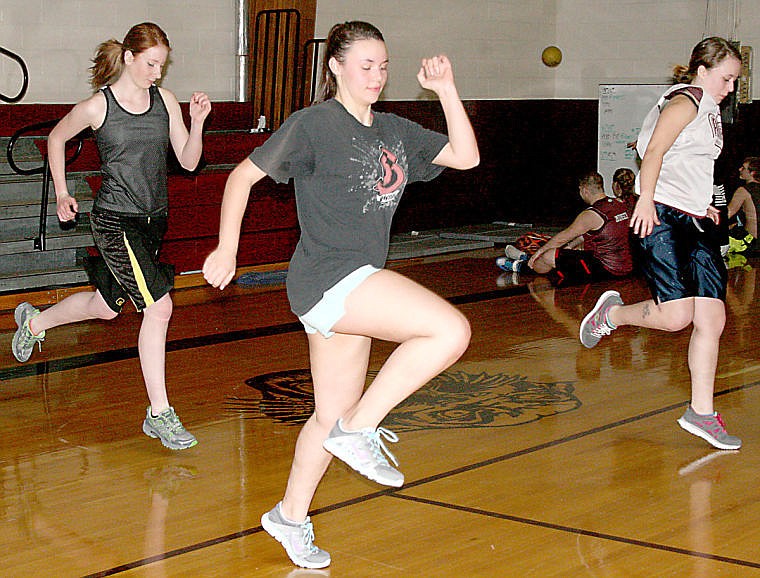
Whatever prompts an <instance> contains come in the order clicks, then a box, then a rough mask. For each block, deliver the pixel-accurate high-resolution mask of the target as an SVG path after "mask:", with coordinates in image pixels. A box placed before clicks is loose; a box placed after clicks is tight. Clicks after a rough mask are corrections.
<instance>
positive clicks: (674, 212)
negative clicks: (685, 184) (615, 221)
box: [639, 203, 728, 303]
mask: <svg viewBox="0 0 760 578" xmlns="http://www.w3.org/2000/svg"><path fill="white" fill-rule="evenodd" d="M655 208H656V209H657V217H658V218H659V220H660V224H659V225H655V227H654V229H653V230H652V233H651V234H649V235H647V236H646V237H644V238H643V239H639V243H640V245H641V257H642V259H641V269H642V272H643V273H644V277H645V278H646V280H647V283H648V284H649V290H650V291H651V293H652V298H653V299H654V300H655V302H657V303H665V302H666V301H675V300H676V299H683V298H685V297H711V298H713V299H720V300H722V301H725V300H726V283H727V279H728V273H727V271H726V265H725V263H724V262H723V257H722V256H721V254H720V244H721V235H720V230H719V227H718V226H717V225H716V224H715V223H713V222H712V221H711V220H710V219H708V218H704V217H703V218H698V217H694V216H692V215H689V214H688V213H684V212H683V211H679V210H678V209H674V208H673V207H669V206H667V205H663V204H661V203H655Z"/></svg>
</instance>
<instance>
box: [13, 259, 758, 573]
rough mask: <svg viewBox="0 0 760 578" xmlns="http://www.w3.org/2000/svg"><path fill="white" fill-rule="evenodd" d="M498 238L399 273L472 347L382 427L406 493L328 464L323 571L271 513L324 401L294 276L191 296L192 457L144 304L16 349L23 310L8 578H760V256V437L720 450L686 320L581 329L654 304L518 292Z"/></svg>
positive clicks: (638, 294) (186, 354)
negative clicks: (618, 307) (448, 306)
mask: <svg viewBox="0 0 760 578" xmlns="http://www.w3.org/2000/svg"><path fill="white" fill-rule="evenodd" d="M496 251H497V250H496V249H491V250H483V251H475V252H468V253H460V254H456V255H449V256H447V257H445V258H429V259H418V260H412V261H404V262H398V263H396V264H395V265H394V266H395V267H396V268H397V269H398V270H399V271H401V272H403V273H404V274H407V275H409V276H410V277H412V278H414V279H417V280H418V281H420V282H421V283H423V284H425V285H427V286H429V287H431V288H433V289H434V290H436V291H437V292H439V293H440V294H442V295H444V296H445V297H447V298H449V299H450V300H451V301H452V302H453V303H454V304H455V305H456V306H457V307H459V308H461V310H462V311H463V312H464V313H465V314H466V315H467V316H468V317H469V319H470V320H471V323H472V327H473V339H472V344H471V346H470V348H469V350H468V351H467V353H466V354H465V355H464V357H463V358H462V359H461V360H460V361H459V362H458V363H457V364H455V365H454V366H453V367H452V368H450V369H449V370H448V371H446V372H445V373H444V374H442V375H441V376H439V377H438V378H436V379H435V380H433V381H432V382H431V383H430V384H429V385H428V386H426V387H425V388H423V389H422V390H420V391H419V392H418V393H417V394H415V395H414V396H413V397H412V398H410V399H409V400H408V401H407V402H406V403H405V404H403V405H402V406H400V407H399V408H397V409H396V410H395V411H394V412H393V413H391V415H390V416H389V417H388V419H387V420H386V421H385V422H384V425H385V426H386V427H388V428H389V429H391V430H393V431H395V432H396V433H397V434H399V437H400V438H401V440H400V443H398V444H395V445H393V447H392V448H391V450H392V451H393V452H394V453H395V454H396V456H397V457H398V459H399V461H400V464H401V469H402V471H403V472H404V474H405V475H406V479H407V483H406V484H405V485H404V487H402V488H400V489H388V488H384V487H381V486H378V485H376V484H373V483H371V482H369V481H366V480H364V479H362V478H360V477H359V476H358V475H356V474H354V473H353V472H351V471H349V470H348V469H347V468H346V467H345V466H344V465H343V464H340V463H337V462H336V463H333V464H332V465H331V467H330V469H329V470H328V472H327V475H326V476H325V478H324V480H323V482H322V484H321V486H320V488H319V490H318V492H317V495H316V499H315V501H314V504H313V512H312V519H313V522H314V526H315V531H316V538H317V539H316V543H317V544H318V545H320V546H321V547H323V548H325V549H327V550H328V551H329V552H330V553H331V555H332V558H333V563H332V566H331V567H330V568H329V569H328V570H325V571H313V570H303V569H297V568H295V567H294V566H292V565H291V563H290V562H289V560H288V558H287V557H286V555H285V553H284V551H283V550H282V548H281V547H280V545H279V544H278V543H277V542H275V541H274V540H273V539H272V538H270V537H269V536H268V535H267V534H266V533H264V532H263V531H262V529H261V526H260V522H259V519H260V516H261V514H262V513H263V512H265V511H267V510H268V509H269V508H271V507H272V506H273V505H274V504H275V503H276V502H277V501H278V500H279V498H280V497H281V493H282V491H283V488H284V485H285V481H286V479H287V475H288V469H289V466H290V461H291V457H292V451H293V445H294V441H295V438H296V435H297V433H298V431H299V425H300V423H302V422H303V420H304V419H305V418H306V416H307V415H308V414H309V412H310V409H311V404H312V399H311V396H310V382H309V378H308V361H307V360H308V357H307V350H306V339H305V337H304V334H303V332H302V331H301V329H300V326H299V325H298V323H297V320H296V319H295V318H294V317H293V316H292V314H291V313H290V312H289V310H288V307H287V302H286V298H285V295H284V290H283V288H282V287H280V286H276V287H266V288H260V289H244V288H241V287H231V288H229V289H228V290H225V291H224V292H222V293H219V292H218V291H216V290H214V289H211V288H194V289H181V290H177V291H176V292H175V293H174V299H175V304H176V308H175V313H174V317H173V320H172V324H171V326H170V330H169V353H168V359H167V368H168V369H167V373H168V386H169V392H170V399H171V401H172V403H173V404H174V406H175V408H176V409H177V412H178V414H179V416H180V417H181V419H182V420H183V422H184V423H185V425H186V426H187V427H188V429H189V430H190V431H192V432H193V433H194V434H195V435H196V436H197V437H198V439H199V444H198V445H197V446H196V447H194V448H191V449H189V450H184V451H181V452H172V451H170V450H167V449H165V448H164V447H163V446H161V445H160V443H158V442H157V441H156V440H153V439H150V438H148V437H146V436H145V435H144V434H143V433H142V431H141V423H142V419H143V417H144V412H145V407H146V405H147V401H146V397H145V392H144V389H143V385H142V378H141V375H140V369H139V364H138V360H137V356H136V348H135V344H136V336H137V329H138V325H139V322H140V317H139V315H137V314H134V313H129V312H127V313H125V314H124V315H122V316H121V317H119V318H118V319H117V320H115V321H113V322H110V323H107V322H92V323H81V324H78V325H72V326H67V327H61V328H57V329H54V330H51V331H50V332H49V333H48V336H47V340H46V341H45V343H44V344H43V349H42V352H41V353H40V352H38V351H35V353H34V355H33V357H32V360H31V361H30V362H28V363H27V364H24V365H20V364H17V363H16V361H15V360H14V359H13V357H12V355H11V353H10V342H11V338H12V335H13V331H14V329H15V326H14V324H13V320H12V312H7V311H6V312H5V313H4V314H3V315H2V316H1V317H0V323H1V324H2V325H1V327H2V329H1V330H2V334H1V335H0V347H2V350H3V351H5V352H6V353H5V354H4V355H3V356H2V358H1V360H0V380H1V383H0V385H1V389H0V396H1V399H2V412H0V436H1V437H0V439H2V446H1V447H0V466H1V467H2V495H1V498H2V519H1V520H0V575H2V576H25V577H27V576H35V577H37V576H56V577H68V576H112V575H113V576H124V577H126V576H129V577H133V576H145V577H148V576H149V577H170V576H172V577H173V576H225V577H229V576H268V577H269V576H271V577H283V578H284V577H296V576H299V577H301V576H332V577H334V578H339V577H345V576H350V577H354V576H361V577H363V576H367V577H385V576H392V577H412V576H413V577H428V576H436V577H449V576H450V577H462V576H468V577H470V576H488V577H493V576H517V577H522V576H539V577H543V576H563V577H564V576H605V577H609V576H626V577H627V576H647V577H651V576H690V577H701V576H705V577H708V576H709V577H712V576H715V575H723V576H732V577H735V576H760V548H758V544H760V484H758V483H757V475H758V471H760V419H758V415H759V414H760V411H759V410H760V387H759V385H760V363H759V362H758V354H757V348H756V341H755V340H756V339H757V333H758V332H757V329H756V327H755V320H756V319H757V318H758V301H757V298H756V285H757V283H758V279H757V278H756V276H757V271H758V267H759V266H760V262H756V261H755V260H750V262H749V265H748V266H747V267H745V268H736V269H732V270H731V271H730V277H731V282H730V288H729V297H728V324H727V328H726V331H725V334H724V337H723V341H722V348H721V356H720V363H719V368H718V378H717V382H716V407H717V408H718V409H719V411H721V412H722V413H723V415H724V417H725V419H726V421H727V424H728V427H729V430H730V431H731V432H733V433H735V434H737V435H739V436H740V437H741V438H742V439H743V440H744V444H745V445H744V448H743V449H742V450H740V451H736V452H722V451H717V450H713V449H711V447H710V446H708V445H707V444H706V443H705V442H703V441H701V440H699V439H697V438H695V437H693V436H691V435H689V434H687V433H686V432H684V431H682V430H681V429H680V428H679V427H678V425H677V424H676V419H677V418H678V417H679V416H680V415H681V413H682V412H683V410H684V408H685V404H686V402H687V400H688V397H689V386H688V370H687V367H686V363H685V359H686V347H687V343H688V331H684V332H680V333H677V334H665V333H659V332H654V331H645V330H638V329H631V328H623V329H621V330H619V331H618V332H616V333H615V334H613V335H612V336H610V337H609V338H607V339H605V340H604V341H603V342H602V343H601V344H600V345H599V346H598V347H597V348H595V349H593V350H586V349H584V348H583V347H582V346H581V345H580V343H579V342H578V339H577V330H578V323H579V321H580V319H581V318H582V316H583V315H584V314H585V312H586V311H587V310H588V309H589V308H590V307H591V306H592V305H593V303H594V302H595V300H596V297H597V296H598V295H599V294H600V293H601V292H602V291H604V290H605V289H607V288H610V287H614V288H617V289H619V290H620V292H621V293H622V295H623V297H624V299H626V300H627V301H633V300H638V299H640V298H644V297H646V296H647V292H646V289H645V287H644V284H643V283H642V282H641V281H640V280H638V279H632V280H625V281H619V282H614V283H608V284H593V285H587V286H578V287H566V288H562V289H557V290H555V289H552V288H551V287H550V286H549V285H548V284H547V283H546V282H545V280H544V279H542V278H535V279H531V278H529V277H523V278H521V279H518V280H516V281H517V284H513V280H512V278H511V276H507V275H500V274H499V271H498V270H497V269H496V268H495V267H494V264H493V258H494V257H495V256H496V254H497V253H496ZM390 350H391V348H390V346H389V345H388V344H385V343H377V344H376V346H375V347H374V349H373V357H372V362H371V369H374V370H376V369H377V368H378V367H379V366H380V364H381V363H382V360H383V359H384V358H385V357H386V356H387V355H388V353H389V351H390Z"/></svg>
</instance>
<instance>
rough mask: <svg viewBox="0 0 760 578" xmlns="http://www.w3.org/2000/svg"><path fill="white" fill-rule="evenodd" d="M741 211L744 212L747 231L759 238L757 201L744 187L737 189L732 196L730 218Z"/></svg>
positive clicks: (729, 206)
mask: <svg viewBox="0 0 760 578" xmlns="http://www.w3.org/2000/svg"><path fill="white" fill-rule="evenodd" d="M739 211H743V212H744V220H745V221H746V223H744V228H745V229H747V232H748V233H749V234H750V235H752V236H753V237H754V238H755V239H757V207H755V201H753V200H752V195H750V194H749V191H748V190H747V189H745V188H744V187H739V188H738V189H736V192H735V193H734V196H733V197H731V202H730V203H729V204H728V218H729V219H730V218H731V217H733V216H734V215H736V213H738V212H739Z"/></svg>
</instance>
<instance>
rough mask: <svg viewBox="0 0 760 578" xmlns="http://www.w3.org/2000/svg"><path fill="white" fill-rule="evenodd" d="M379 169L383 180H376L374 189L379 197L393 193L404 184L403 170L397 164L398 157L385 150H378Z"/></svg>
mask: <svg viewBox="0 0 760 578" xmlns="http://www.w3.org/2000/svg"><path fill="white" fill-rule="evenodd" d="M378 160H379V162H380V167H381V168H382V169H383V178H381V179H378V180H377V183H375V187H374V189H375V190H376V191H377V192H378V194H379V195H380V196H383V195H389V194H391V193H395V192H396V191H397V190H398V189H399V187H400V186H401V185H402V184H403V183H404V169H403V167H402V166H401V165H399V164H397V162H396V161H397V160H398V157H397V156H396V155H395V154H393V153H392V152H391V151H389V150H388V149H386V148H381V149H380V158H379V159H378Z"/></svg>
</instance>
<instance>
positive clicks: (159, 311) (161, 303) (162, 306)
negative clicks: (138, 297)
mask: <svg viewBox="0 0 760 578" xmlns="http://www.w3.org/2000/svg"><path fill="white" fill-rule="evenodd" d="M173 311H174V304H173V302H172V299H171V297H170V296H169V294H168V293H167V294H166V295H164V296H163V297H161V299H159V300H158V301H156V302H154V303H153V304H152V305H149V306H148V307H146V308H145V310H144V311H143V314H144V315H145V316H146V317H150V318H151V319H155V320H156V321H161V322H164V323H168V322H169V319H171V316H172V312H173Z"/></svg>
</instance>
